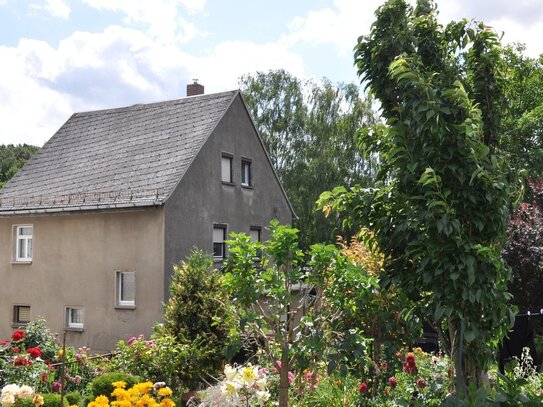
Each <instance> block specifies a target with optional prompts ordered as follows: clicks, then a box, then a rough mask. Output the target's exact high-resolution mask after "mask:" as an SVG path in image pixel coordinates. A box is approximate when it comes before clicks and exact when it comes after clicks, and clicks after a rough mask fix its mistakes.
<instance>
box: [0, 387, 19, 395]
mask: <svg viewBox="0 0 543 407" xmlns="http://www.w3.org/2000/svg"><path fill="white" fill-rule="evenodd" d="M17 393H19V386H17V385H16V384H6V385H5V386H4V388H3V389H2V396H3V395H4V394H13V395H14V396H15V395H16V394H17Z"/></svg>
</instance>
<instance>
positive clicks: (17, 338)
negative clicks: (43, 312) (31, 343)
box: [11, 329, 26, 342]
mask: <svg viewBox="0 0 543 407" xmlns="http://www.w3.org/2000/svg"><path fill="white" fill-rule="evenodd" d="M25 336H26V335H25V331H22V330H20V329H17V330H16V331H15V332H13V333H12V334H11V339H13V340H14V341H15V342H17V341H22V340H23V339H24V338H25Z"/></svg>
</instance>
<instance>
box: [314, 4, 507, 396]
mask: <svg viewBox="0 0 543 407" xmlns="http://www.w3.org/2000/svg"><path fill="white" fill-rule="evenodd" d="M355 60H356V64H357V67H358V69H359V74H360V76H361V78H362V80H363V81H365V82H366V83H367V86H368V87H369V89H370V91H371V92H372V93H373V94H375V96H376V97H377V98H378V100H379V102H380V103H381V112H382V116H383V118H384V119H385V120H386V124H384V125H381V126H378V127H377V128H376V129H375V131H374V132H370V133H367V135H366V137H365V138H364V145H365V148H366V150H367V151H369V152H373V153H375V152H377V153H379V156H380V159H381V164H382V167H381V169H382V170H381V172H380V174H379V178H378V183H377V184H376V187H375V188H367V189H362V188H360V187H353V188H350V189H347V188H343V187H338V188H336V189H335V190H333V191H332V192H328V193H325V194H323V195H322V196H321V198H320V201H319V205H320V207H321V208H323V209H324V210H326V211H330V210H333V211H338V212H340V213H343V214H344V215H345V220H344V221H345V222H346V223H349V224H354V225H364V226H366V227H368V228H370V229H371V230H372V231H373V232H374V233H375V235H374V240H375V241H376V242H377V243H378V245H379V248H380V249H381V251H382V252H383V254H384V258H385V260H384V264H383V266H384V269H385V271H384V273H385V277H384V278H383V281H382V283H383V284H384V285H385V286H386V285H389V284H397V285H398V286H399V287H400V288H401V289H403V290H404V291H405V293H406V294H407V295H409V297H410V298H411V299H412V300H413V301H415V302H416V303H417V304H418V308H417V310H416V311H417V312H418V313H419V314H420V315H422V316H424V317H426V318H428V319H430V320H432V321H434V322H435V323H436V325H437V326H439V327H442V328H447V329H446V332H447V333H448V335H443V338H444V339H448V341H446V344H447V345H448V350H449V351H450V352H451V354H452V356H453V358H454V360H455V368H456V375H457V380H458V382H457V390H458V393H459V394H460V393H462V392H463V391H464V390H465V389H466V386H467V385H468V384H469V383H475V384H480V379H481V376H480V373H481V371H482V370H483V369H485V368H486V367H487V366H488V364H489V363H490V361H491V360H492V350H493V349H494V348H495V346H496V345H497V344H498V342H499V341H500V340H501V338H502V337H503V336H504V335H505V333H506V332H507V330H508V328H509V326H510V325H511V323H512V320H513V315H514V311H513V310H512V309H511V308H510V307H509V306H508V304H507V302H508V300H509V299H510V295H509V294H508V293H507V291H506V285H507V282H508V280H509V276H510V273H509V269H508V268H507V267H506V265H505V264H504V262H503V260H502V259H501V257H500V252H501V248H502V245H503V241H504V237H505V231H506V226H507V220H508V216H509V204H510V195H511V194H510V191H509V185H508V183H507V179H506V174H505V173H506V171H505V168H504V167H505V166H506V165H505V163H504V162H503V160H502V158H501V156H500V155H499V152H498V150H497V149H496V144H497V140H498V138H499V131H500V125H501V118H502V111H501V109H502V105H503V103H502V102H503V86H504V80H503V69H504V65H503V61H502V50H501V46H500V42H499V39H498V37H497V35H496V33H495V32H494V31H493V30H491V29H490V28H489V27H486V26H485V25H483V24H482V23H469V22H468V21H467V20H462V21H460V22H452V23H450V24H448V25H447V26H445V27H443V26H442V25H440V24H439V23H438V22H437V19H436V7H435V5H434V3H433V2H432V1H429V0H419V1H418V2H417V7H416V8H415V9H413V8H412V7H411V6H410V5H409V4H408V3H406V2H405V1H403V0H389V1H387V2H386V3H385V4H384V5H383V6H381V7H380V8H379V9H378V10H377V12H376V21H375V22H374V24H373V25H372V30H371V33H370V34H369V35H368V36H364V37H361V38H360V39H359V42H358V45H357V46H356V48H355Z"/></svg>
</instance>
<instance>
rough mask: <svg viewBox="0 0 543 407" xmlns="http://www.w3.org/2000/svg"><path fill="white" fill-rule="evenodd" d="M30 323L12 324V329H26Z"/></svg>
mask: <svg viewBox="0 0 543 407" xmlns="http://www.w3.org/2000/svg"><path fill="white" fill-rule="evenodd" d="M26 324H28V322H14V323H12V324H11V327H12V328H24V327H25V326H26Z"/></svg>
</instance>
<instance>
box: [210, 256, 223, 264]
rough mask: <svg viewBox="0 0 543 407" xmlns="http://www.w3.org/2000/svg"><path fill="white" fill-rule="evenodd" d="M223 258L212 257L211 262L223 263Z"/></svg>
mask: <svg viewBox="0 0 543 407" xmlns="http://www.w3.org/2000/svg"><path fill="white" fill-rule="evenodd" d="M224 260H225V259H224V258H222V257H221V258H219V257H213V263H224Z"/></svg>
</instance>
